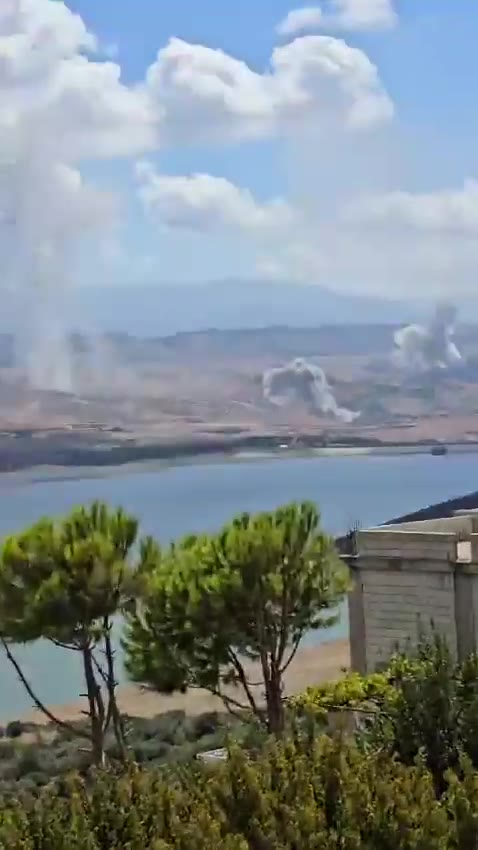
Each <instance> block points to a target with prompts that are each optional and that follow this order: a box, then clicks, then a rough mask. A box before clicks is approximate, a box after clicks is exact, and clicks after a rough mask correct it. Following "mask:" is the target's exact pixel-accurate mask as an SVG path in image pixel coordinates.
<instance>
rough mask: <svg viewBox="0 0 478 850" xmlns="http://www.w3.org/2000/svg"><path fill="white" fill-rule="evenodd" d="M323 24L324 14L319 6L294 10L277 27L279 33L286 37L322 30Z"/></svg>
mask: <svg viewBox="0 0 478 850" xmlns="http://www.w3.org/2000/svg"><path fill="white" fill-rule="evenodd" d="M323 22H324V17H323V12H322V9H320V8H319V6H303V7H302V8H301V9H292V10H291V11H290V12H289V13H288V14H287V15H286V16H285V18H283V20H282V21H280V23H279V24H278V25H277V32H278V34H279V35H282V36H286V37H288V36H294V35H298V34H299V33H304V32H311V31H314V30H317V29H320V28H321V27H322V25H323Z"/></svg>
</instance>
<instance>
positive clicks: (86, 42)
mask: <svg viewBox="0 0 478 850" xmlns="http://www.w3.org/2000/svg"><path fill="white" fill-rule="evenodd" d="M95 50H96V42H95V39H94V37H93V36H92V35H91V34H90V33H88V31H87V30H86V28H85V26H84V24H83V22H82V20H81V18H80V17H79V16H78V15H75V14H74V13H73V12H71V10H70V9H69V8H68V7H67V6H66V5H65V4H64V3H63V2H52V0H0V262H1V265H2V276H1V280H0V291H1V292H2V296H3V298H4V300H5V299H7V300H8V299H11V300H12V301H13V303H14V304H16V305H17V307H16V311H17V320H16V327H15V328H14V330H15V332H16V336H17V355H18V358H19V360H20V365H22V366H23V367H24V368H25V369H26V370H27V371H28V375H29V378H30V381H31V382H32V384H33V385H35V386H36V387H37V388H40V389H57V390H58V389H60V390H65V391H70V390H71V388H72V371H71V364H69V362H68V357H69V350H68V345H67V344H66V342H65V326H64V315H63V302H64V298H65V293H67V292H68V290H69V288H70V287H71V285H72V284H73V283H74V282H75V278H76V272H77V269H78V266H79V263H80V260H81V261H82V262H85V261H86V258H87V261H88V262H90V261H93V262H94V260H95V253H96V251H97V250H98V249H100V248H101V243H102V240H103V239H104V238H106V237H108V236H109V231H110V227H111V225H112V224H113V223H114V221H115V211H116V204H115V203H114V201H113V199H112V197H111V195H110V194H109V193H107V192H105V191H103V190H97V189H95V188H93V187H91V186H89V185H88V184H87V183H85V180H84V178H83V176H82V173H81V171H80V167H81V163H82V162H84V161H85V162H86V161H88V162H91V161H94V160H96V159H99V158H102V157H109V156H115V155H116V156H123V155H127V154H129V153H135V152H137V151H138V150H143V149H144V147H147V139H148V131H147V128H145V124H146V123H147V122H146V119H145V115H144V111H145V110H144V108H143V106H144V104H143V102H142V99H143V95H142V94H141V93H140V92H136V91H134V90H133V89H128V88H127V87H125V86H124V85H123V84H122V83H121V81H120V74H119V68H118V67H117V66H116V65H115V64H114V63H112V62H98V61H95V60H94V58H90V57H94V52H95ZM89 238H91V239H92V242H91V245H90V244H85V240H87V239H89Z"/></svg>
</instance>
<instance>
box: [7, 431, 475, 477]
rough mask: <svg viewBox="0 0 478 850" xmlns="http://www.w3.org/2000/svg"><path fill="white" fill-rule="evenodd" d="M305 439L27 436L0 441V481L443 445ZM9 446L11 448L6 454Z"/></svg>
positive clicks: (452, 449) (463, 449)
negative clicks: (69, 441)
mask: <svg viewBox="0 0 478 850" xmlns="http://www.w3.org/2000/svg"><path fill="white" fill-rule="evenodd" d="M7 439H8V438H7ZM269 439H270V441H269V443H267V441H268V440H269ZM306 439H307V443H308V444H303V442H301V443H299V444H297V443H296V442H295V441H293V442H292V441H290V442H289V444H287V443H286V442H284V441H283V440H284V438H279V437H274V438H266V437H251V438H246V437H245V438H243V440H241V441H234V443H233V444H231V443H230V441H223V440H220V441H217V442H216V441H215V442H212V443H208V444H207V445H206V446H205V445H203V444H202V443H201V442H200V441H198V442H192V443H191V444H187V445H186V446H184V444H181V443H177V444H170V443H169V444H166V443H164V442H157V443H156V442H155V443H148V444H141V443H140V442H138V443H135V444H134V445H118V444H112V443H110V442H108V441H104V442H102V443H101V444H100V445H95V446H91V445H88V444H85V445H80V444H77V445H74V446H65V445H64V443H63V442H62V440H61V438H56V437H55V438H53V437H47V438H46V439H40V438H39V437H35V436H33V437H31V436H29V437H27V438H23V437H18V438H13V439H12V438H9V439H8V442H9V443H10V445H9V446H8V447H5V439H3V441H2V438H1V437H0V481H4V482H6V481H8V480H15V481H16V482H19V481H22V480H24V481H26V482H28V483H41V482H44V481H48V480H55V481H62V480H64V481H68V480H75V479H78V478H103V477H108V476H109V475H111V474H114V475H115V476H117V475H129V474H131V473H133V472H137V471H142V472H146V471H147V472H160V471H163V470H167V469H170V468H174V467H178V466H192V465H194V466H198V465H206V464H223V463H227V464H232V463H258V462H264V461H272V460H290V459H294V458H295V459H297V458H304V459H306V458H309V459H316V458H328V457H347V458H352V457H355V458H356V457H394V456H400V457H404V456H415V455H424V454H432V451H433V449H434V448H435V449H436V448H437V447H438V446H440V445H444V444H440V443H438V442H433V441H427V442H416V443H379V444H377V442H375V441H373V442H369V443H362V441H353V440H352V439H351V440H349V441H348V443H347V444H345V443H342V442H338V441H337V443H335V444H331V445H328V446H320V445H317V443H318V440H317V438H316V437H312V436H311V435H308V436H307V438H306ZM280 440H282V441H283V442H280ZM303 440H304V437H303V438H302V441H303ZM24 441H27V442H28V445H25V444H24ZM13 442H14V443H15V446H14V451H13V452H12V443H13ZM250 443H252V445H250ZM257 443H263V445H257ZM23 450H24V451H23ZM476 453H478V442H471V441H461V442H460V441H457V442H450V443H447V444H446V453H445V456H446V455H449V454H476ZM12 455H13V456H12Z"/></svg>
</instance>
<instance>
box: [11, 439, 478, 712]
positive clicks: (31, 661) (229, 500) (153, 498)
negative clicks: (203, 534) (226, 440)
mask: <svg viewBox="0 0 478 850" xmlns="http://www.w3.org/2000/svg"><path fill="white" fill-rule="evenodd" d="M120 472H121V474H119V473H120ZM70 473H71V470H69V471H68V474H70ZM80 476H81V472H80V473H78V478H77V479H75V480H72V479H69V480H65V479H61V480H59V479H58V480H55V479H50V480H35V481H33V480H29V479H28V477H26V476H25V475H23V476H16V477H15V476H13V477H10V476H5V477H3V478H2V477H1V476H0V504H1V510H0V534H5V533H8V532H11V531H15V530H18V529H20V528H22V527H23V526H25V525H27V524H29V523H31V522H33V521H34V520H36V519H38V518H39V517H40V516H42V515H44V514H61V513H64V512H66V511H67V510H69V509H70V508H71V507H73V506H74V505H78V504H81V503H85V502H88V501H91V500H93V499H103V500H105V501H107V502H109V503H110V504H111V505H121V506H123V507H124V508H125V509H127V510H128V511H131V512H132V513H134V514H136V515H137V516H138V517H139V519H140V521H141V525H142V529H143V531H144V532H147V533H151V534H154V535H156V536H158V537H159V538H160V539H161V540H162V541H163V542H165V541H167V540H170V539H172V538H175V537H178V536H180V535H182V534H185V533H188V532H193V531H200V530H211V531H212V530H214V529H216V528H218V527H219V526H221V524H222V523H224V522H225V521H227V520H228V519H229V518H230V517H231V516H232V515H233V514H234V513H237V512H239V511H243V510H247V511H251V512H253V511H258V510H264V509H270V508H274V507H277V506H278V505H280V504H283V503H285V502H287V501H291V500H298V499H312V500H314V501H315V502H317V503H318V505H319V506H320V509H321V511H322V518H323V524H324V526H325V528H326V529H327V530H328V531H330V532H331V533H334V534H335V533H341V532H343V531H345V530H347V528H349V527H350V525H352V524H353V523H355V522H360V523H361V524H362V525H373V524H376V523H380V522H383V521H386V520H387V519H390V518H392V517H394V516H396V515H399V514H401V513H406V512H408V511H413V510H417V509H418V508H421V507H424V506H426V505H428V504H431V503H433V502H439V501H442V500H444V499H448V498H452V497H454V496H460V495H462V494H464V493H466V492H469V491H471V490H475V489H478V454H469V455H448V456H446V457H438V458H437V457H432V456H430V455H415V456H408V457H406V456H395V457H377V456H366V455H363V456H355V457H354V456H352V457H321V458H291V459H287V460H285V459H278V460H265V461H257V460H256V461H255V462H253V463H231V464H227V463H224V464H221V463H212V464H198V465H196V466H194V465H191V466H178V467H169V468H167V469H164V470H162V471H151V470H148V469H147V468H144V469H142V468H135V469H134V470H129V471H127V473H125V470H124V469H123V470H119V471H118V474H115V473H114V472H110V473H109V474H108V475H107V476H105V477H88V478H82V477H80ZM346 634H347V620H346V616H344V617H343V618H342V621H341V623H340V625H339V626H338V627H336V628H335V629H334V630H331V631H330V632H327V633H326V634H325V635H320V636H317V635H316V636H315V637H314V641H315V642H317V641H319V640H323V639H324V638H325V639H326V640H330V639H333V638H336V637H344V636H345V635H346ZM17 655H18V657H19V658H20V659H21V660H22V663H23V665H24V668H25V670H26V671H27V673H28V676H29V677H30V679H31V681H32V683H33V685H34V687H35V689H36V690H37V691H38V693H39V694H40V695H41V697H42V699H43V700H44V701H45V702H49V703H57V704H58V703H65V702H70V701H72V700H75V699H77V697H78V690H79V689H80V690H81V684H80V685H79V683H80V682H81V679H80V677H79V670H78V667H77V664H76V663H75V662H76V658H75V657H74V655H73V654H72V653H65V652H62V651H61V650H59V649H56V648H53V647H51V646H50V645H49V644H42V643H39V644H36V645H35V646H33V647H28V648H19V649H18V650H17ZM0 681H1V686H0V717H3V718H5V717H7V718H11V717H14V716H15V715H19V714H21V713H22V712H25V711H28V710H29V709H30V707H31V704H30V701H29V699H28V697H27V696H26V695H25V693H24V691H23V688H22V686H21V685H20V683H19V682H18V681H17V680H16V677H15V674H14V672H13V671H12V669H11V667H10V665H9V663H8V661H7V659H5V658H3V657H2V656H0Z"/></svg>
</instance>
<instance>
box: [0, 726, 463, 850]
mask: <svg viewBox="0 0 478 850" xmlns="http://www.w3.org/2000/svg"><path fill="white" fill-rule="evenodd" d="M476 811H478V777H477V774H476V773H474V771H473V768H472V766H471V763H470V762H469V761H466V760H464V761H463V762H462V763H461V765H460V776H458V775H457V774H456V773H453V772H449V773H448V774H447V787H446V790H445V794H444V796H443V797H442V798H441V799H437V797H436V794H435V789H434V783H433V777H432V775H431V773H430V772H429V771H428V770H427V768H426V765H425V763H424V762H423V760H418V761H417V763H416V764H415V765H413V766H412V767H408V766H405V765H403V764H401V763H400V762H399V761H398V760H397V759H395V758H390V757H389V756H388V755H386V754H384V753H381V754H379V753H371V754H367V755H365V754H364V753H363V752H362V751H361V750H360V749H359V748H358V747H357V746H356V745H355V744H354V743H353V742H350V741H349V742H346V741H343V740H340V739H337V740H330V739H328V738H324V737H322V738H321V739H317V740H315V741H314V742H313V743H312V745H311V744H310V742H309V741H308V740H307V741H306V740H301V739H300V737H298V738H297V739H296V740H291V739H287V740H284V741H282V742H280V741H270V742H269V743H268V744H267V746H266V747H265V749H264V751H263V752H262V754H261V755H260V756H259V757H258V758H257V759H254V758H252V757H251V756H248V755H247V754H246V753H245V752H244V750H243V749H241V748H240V747H233V748H232V750H231V751H230V756H229V760H228V761H227V762H226V763H224V764H223V765H219V766H218V767H217V768H216V769H215V770H214V771H212V772H211V770H202V769H201V768H200V766H198V765H196V766H195V767H194V766H193V765H188V767H187V769H180V770H176V771H168V773H166V774H165V773H164V771H158V770H152V769H140V768H138V767H137V766H134V765H132V766H130V767H129V768H127V769H126V770H124V771H123V772H122V773H115V774H111V773H107V772H105V773H100V774H97V775H96V777H95V778H93V779H92V778H91V777H90V778H89V780H88V781H82V780H80V779H79V778H78V777H76V778H70V779H68V780H65V781H64V782H62V783H61V785H59V786H58V788H57V789H56V790H55V789H54V788H53V787H52V786H49V787H48V788H47V789H45V791H43V792H40V796H39V797H38V798H37V799H36V800H35V799H34V797H33V796H32V794H30V793H28V794H24V795H19V796H18V798H17V799H13V800H10V801H8V800H4V801H2V805H1V806H0V847H2V848H3V847H6V848H7V847H8V848H9V850H20V848H22V850H24V848H34V850H80V848H81V850H83V849H84V848H87V850H112V848H115V847H118V848H119V847H124V848H129V850H153V848H154V850H185V848H187V850H212V848H214V850H248V849H249V848H251V850H297V848H301V850H309V848H310V850H312V849H313V848H314V850H322V849H323V850H325V848H327V850H392V848H393V850H448V848H450V850H451V848H453V849H454V850H472V849H473V848H474V847H476V846H477V842H478V825H477V822H476V821H477V819H476Z"/></svg>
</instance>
